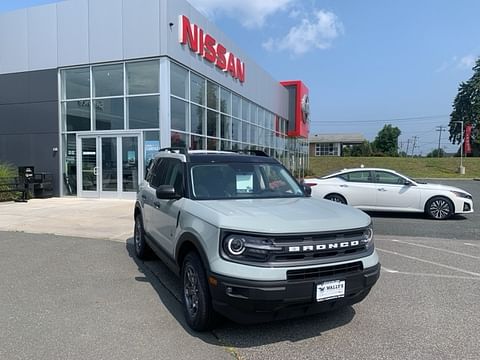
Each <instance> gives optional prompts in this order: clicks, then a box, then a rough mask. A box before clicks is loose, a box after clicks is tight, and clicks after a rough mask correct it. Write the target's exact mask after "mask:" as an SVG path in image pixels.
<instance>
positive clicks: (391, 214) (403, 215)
mask: <svg viewBox="0 0 480 360" xmlns="http://www.w3.org/2000/svg"><path fill="white" fill-rule="evenodd" d="M365 212H366V213H367V214H368V215H370V216H371V217H372V218H385V219H387V218H391V219H392V218H398V219H419V220H429V221H439V220H435V219H432V218H430V217H429V216H427V215H426V214H424V213H406V212H390V211H385V212H384V211H365ZM452 220H453V221H455V220H467V217H465V216H463V215H461V214H456V215H454V216H452V217H450V218H448V219H445V220H441V221H442V222H443V221H452Z"/></svg>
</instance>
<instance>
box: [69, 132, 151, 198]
mask: <svg viewBox="0 0 480 360" xmlns="http://www.w3.org/2000/svg"><path fill="white" fill-rule="evenodd" d="M139 143H140V142H139V135H128V136H127V135H97V136H79V138H78V141H77V163H78V165H79V166H78V167H77V169H78V170H77V189H79V191H78V196H80V197H105V198H132V199H133V198H135V193H136V191H137V189H138V180H139V179H140V178H141V177H140V166H139V163H140V161H141V160H142V159H141V158H140V154H141V153H140V151H139Z"/></svg>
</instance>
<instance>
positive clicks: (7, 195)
mask: <svg viewBox="0 0 480 360" xmlns="http://www.w3.org/2000/svg"><path fill="white" fill-rule="evenodd" d="M15 176H17V170H16V168H15V167H14V166H12V165H10V164H5V163H0V182H1V181H2V180H4V179H11V178H14V177H15ZM1 187H2V185H0V190H1ZM4 187H6V186H4ZM18 196H19V193H14V192H0V201H10V200H14V199H16V198H18Z"/></svg>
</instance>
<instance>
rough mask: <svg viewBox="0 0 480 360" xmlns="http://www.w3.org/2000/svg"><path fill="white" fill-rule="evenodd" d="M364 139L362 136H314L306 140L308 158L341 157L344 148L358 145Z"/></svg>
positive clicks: (354, 134)
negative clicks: (307, 143)
mask: <svg viewBox="0 0 480 360" xmlns="http://www.w3.org/2000/svg"><path fill="white" fill-rule="evenodd" d="M365 140H366V139H365V138H364V137H363V135H362V134H358V133H353V134H315V135H310V136H309V138H308V142H309V145H308V152H309V155H310V156H342V150H343V148H344V147H345V146H351V145H359V144H361V143H363V142H364V141H365Z"/></svg>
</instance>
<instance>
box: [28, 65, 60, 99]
mask: <svg viewBox="0 0 480 360" xmlns="http://www.w3.org/2000/svg"><path fill="white" fill-rule="evenodd" d="M27 75H28V76H27V78H28V91H27V93H28V101H29V102H42V101H55V102H56V101H57V100H58V80H57V79H58V78H57V70H56V69H53V70H41V71H30V72H28V73H27Z"/></svg>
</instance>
